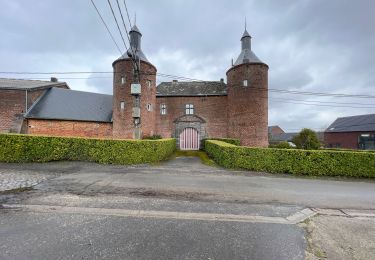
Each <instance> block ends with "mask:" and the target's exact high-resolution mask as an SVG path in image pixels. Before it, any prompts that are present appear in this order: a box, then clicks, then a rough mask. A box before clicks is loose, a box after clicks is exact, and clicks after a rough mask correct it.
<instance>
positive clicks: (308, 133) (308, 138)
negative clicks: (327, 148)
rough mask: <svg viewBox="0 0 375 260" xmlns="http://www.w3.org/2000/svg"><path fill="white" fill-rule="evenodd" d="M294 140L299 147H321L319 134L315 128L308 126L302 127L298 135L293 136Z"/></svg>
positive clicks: (314, 148) (310, 148)
mask: <svg viewBox="0 0 375 260" xmlns="http://www.w3.org/2000/svg"><path fill="white" fill-rule="evenodd" d="M292 142H293V143H294V144H295V145H296V146H297V148H299V149H305V150H316V149H319V147H320V143H319V139H318V136H317V135H316V133H315V132H314V131H313V130H311V129H308V128H304V129H302V130H301V132H300V133H299V134H298V135H296V136H295V137H293V140H292Z"/></svg>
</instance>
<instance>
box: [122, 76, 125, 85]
mask: <svg viewBox="0 0 375 260" xmlns="http://www.w3.org/2000/svg"><path fill="white" fill-rule="evenodd" d="M124 84H125V76H122V77H121V85H124Z"/></svg>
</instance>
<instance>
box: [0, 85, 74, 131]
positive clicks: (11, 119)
mask: <svg viewBox="0 0 375 260" xmlns="http://www.w3.org/2000/svg"><path fill="white" fill-rule="evenodd" d="M53 87H54V88H63V89H69V86H68V85H67V84H66V83H65V82H58V80H57V79H56V78H51V81H41V80H22V79H4V78H0V133H1V132H6V133H8V132H14V133H20V132H21V128H22V124H23V116H24V114H25V113H26V112H27V111H28V110H29V108H30V107H31V106H32V105H33V104H34V103H35V101H37V100H38V99H39V98H40V97H41V96H42V95H43V94H44V93H45V92H46V91H47V90H49V89H51V88H53Z"/></svg>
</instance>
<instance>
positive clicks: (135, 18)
mask: <svg viewBox="0 0 375 260" xmlns="http://www.w3.org/2000/svg"><path fill="white" fill-rule="evenodd" d="M136 24H137V12H135V14H134V25H136Z"/></svg>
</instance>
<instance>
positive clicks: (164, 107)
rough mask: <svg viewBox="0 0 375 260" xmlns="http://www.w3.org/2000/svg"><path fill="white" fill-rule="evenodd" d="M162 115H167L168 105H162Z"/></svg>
mask: <svg viewBox="0 0 375 260" xmlns="http://www.w3.org/2000/svg"><path fill="white" fill-rule="evenodd" d="M160 114H161V115H166V114H167V105H166V104H160Z"/></svg>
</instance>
